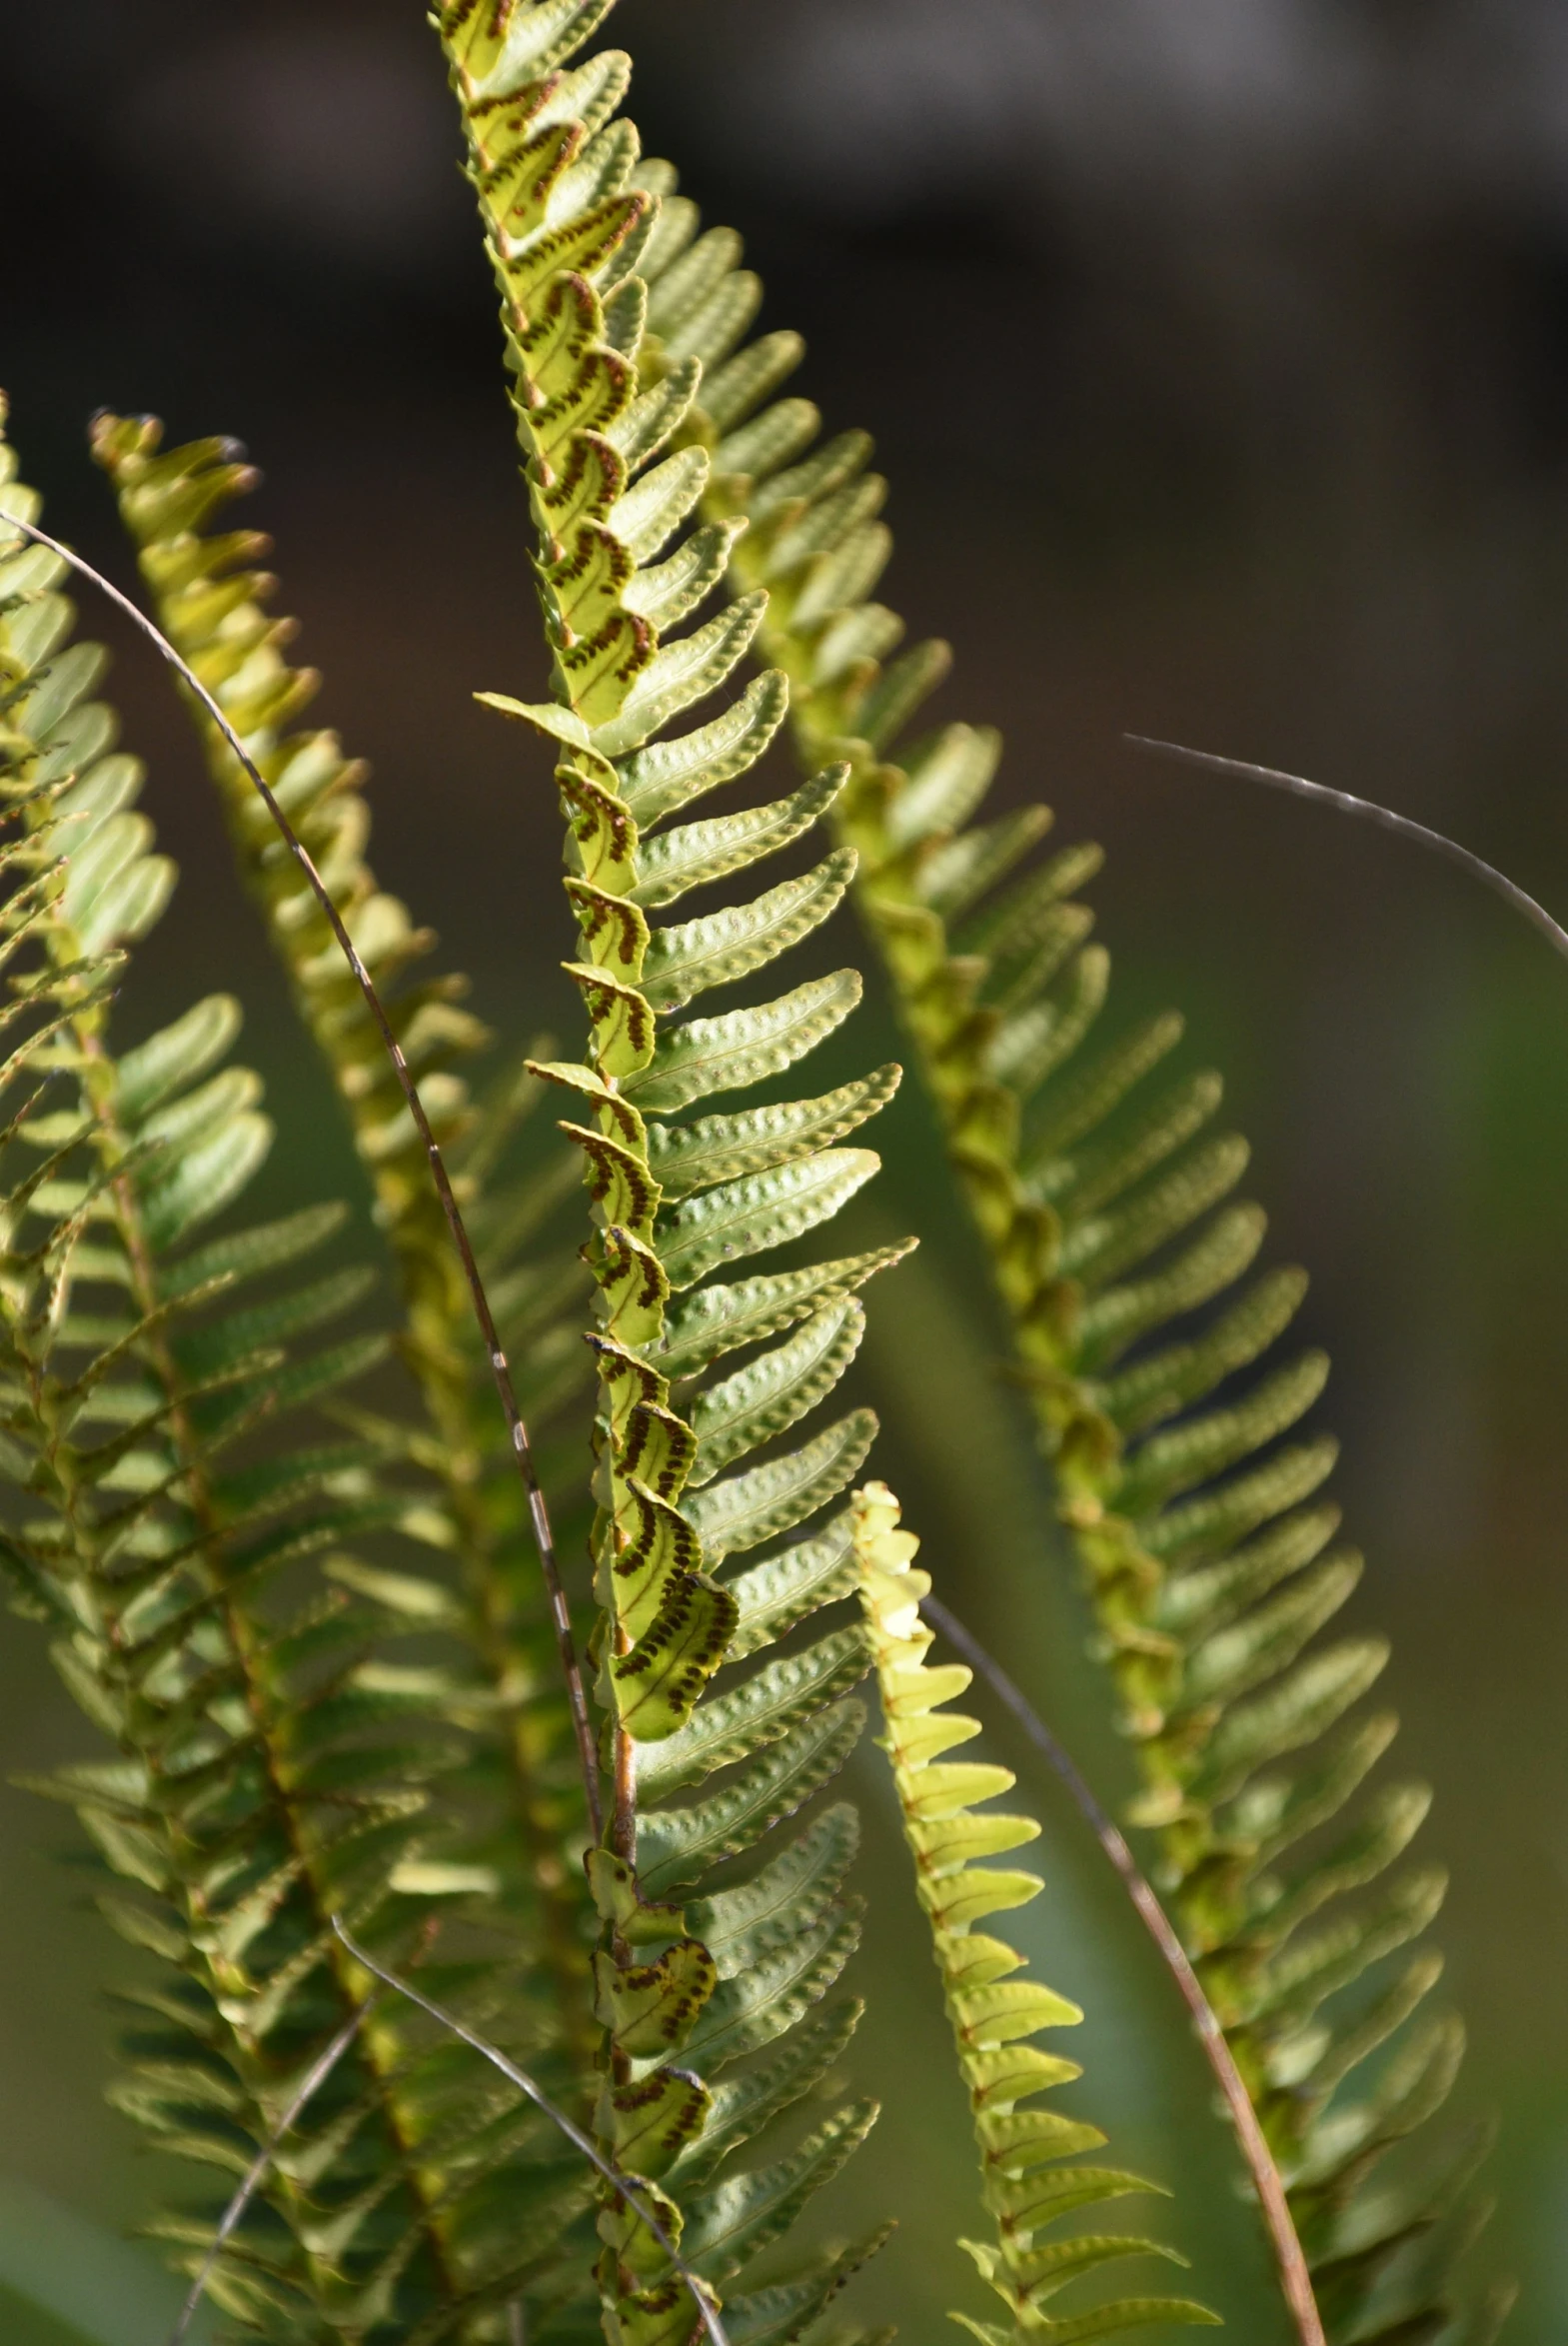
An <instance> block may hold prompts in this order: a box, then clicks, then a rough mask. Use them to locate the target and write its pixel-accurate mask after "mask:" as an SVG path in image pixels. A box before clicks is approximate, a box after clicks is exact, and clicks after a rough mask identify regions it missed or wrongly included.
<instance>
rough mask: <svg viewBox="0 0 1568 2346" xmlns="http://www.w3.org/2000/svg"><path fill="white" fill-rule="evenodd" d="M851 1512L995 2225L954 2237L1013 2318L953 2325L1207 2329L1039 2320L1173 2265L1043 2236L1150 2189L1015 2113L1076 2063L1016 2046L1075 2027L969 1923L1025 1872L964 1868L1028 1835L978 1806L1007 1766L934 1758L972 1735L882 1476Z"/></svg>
mask: <svg viewBox="0 0 1568 2346" xmlns="http://www.w3.org/2000/svg"><path fill="white" fill-rule="evenodd" d="M853 1503H854V1545H855V1558H856V1562H857V1565H858V1568H859V1580H860V1600H861V1603H862V1605H863V1607H864V1610H865V1616H866V1620H867V1623H868V1625H869V1628H870V1632H871V1649H872V1652H873V1654H874V1656H875V1661H876V1676H877V1683H878V1686H879V1688H880V1692H881V1704H882V1719H883V1722H884V1725H885V1729H886V1732H885V1734H884V1735H883V1737H882V1744H883V1748H884V1749H885V1751H886V1753H887V1756H888V1759H889V1761H890V1763H891V1766H892V1775H893V1784H894V1788H895V1790H896V1792H897V1795H898V1807H899V1812H900V1815H901V1817H902V1820H903V1831H904V1838H905V1839H906V1840H907V1842H908V1844H909V1849H910V1852H911V1854H912V1856H913V1858H914V1867H915V1887H916V1890H917V1892H918V1895H919V1900H920V1904H921V1905H922V1906H923V1907H924V1909H925V1912H926V1915H927V1917H928V1919H929V1922H930V1927H931V1940H932V1947H933V1951H934V1954H935V1957H936V1968H937V1970H938V1971H939V1973H940V1974H941V1983H942V1994H943V1999H944V2001H945V2003H946V2007H947V2017H948V2020H949V2022H950V2023H951V2026H952V2033H953V2040H954V2043H955V2046H956V2048H957V2054H958V2068H959V2073H960V2075H961V2076H962V2079H963V2082H964V2085H965V2086H966V2087H967V2089H968V2094H969V2101H970V2105H971V2107H972V2109H973V2112H974V2138H975V2146H976V2148H977V2149H978V2151H979V2156H980V2189H981V2193H982V2195H983V2197H984V2201H985V2206H986V2209H987V2211H988V2213H989V2214H990V2216H991V2217H992V2219H993V2220H994V2223H995V2226H996V2239H995V2242H994V2243H991V2242H989V2241H974V2240H966V2241H965V2242H964V2243H963V2245H964V2247H965V2248H967V2250H968V2251H969V2254H970V2255H971V2256H972V2257H973V2259H974V2261H975V2264H976V2265H977V2266H978V2268H979V2270H980V2273H981V2275H982V2276H983V2277H984V2279H985V2280H987V2281H988V2282H989V2283H990V2285H991V2287H992V2288H993V2289H994V2290H995V2291H996V2294H997V2295H998V2297H1000V2298H1001V2299H1002V2301H1003V2303H1004V2304H1005V2305H1006V2306H1007V2308H1008V2310H1009V2312H1010V2313H1011V2315H1012V2324H1013V2326H1012V2328H1011V2330H1005V2329H1002V2328H1000V2327H999V2326H998V2325H997V2324H996V2323H994V2322H979V2321H974V2320H972V2319H971V2318H970V2317H969V2315H967V2314H963V2313H958V2314H954V2315H953V2317H952V2318H953V2320H954V2321H957V2322H960V2323H962V2325H963V2327H964V2328H965V2329H968V2330H972V2331H973V2332H974V2334H975V2336H976V2337H977V2338H979V2339H980V2340H981V2342H982V2346H1008V2341H1009V2339H1017V2340H1020V2341H1021V2340H1040V2341H1045V2342H1048V2346H1079V2342H1081V2346H1088V2341H1089V2340H1091V2339H1094V2338H1106V2337H1114V2336H1116V2335H1117V2334H1118V2333H1120V2332H1123V2331H1126V2330H1128V2329H1132V2328H1135V2327H1138V2326H1140V2325H1142V2324H1146V2323H1151V2322H1198V2323H1209V2322H1213V2321H1214V2320H1215V2318H1216V2317H1215V2316H1214V2315H1213V2314H1211V2313H1209V2312H1208V2311H1207V2310H1206V2308H1204V2307H1203V2306H1201V2305H1195V2304H1193V2303H1192V2302H1191V2301H1190V2300H1189V2299H1186V2298H1170V2297H1134V2298H1125V2297H1124V2298H1119V2299H1117V2300H1115V2301H1114V2302H1112V2303H1110V2304H1103V2305H1097V2306H1091V2307H1088V2308H1084V2309H1080V2310H1078V2311H1076V2312H1067V2313H1055V2312H1052V2310H1051V2303H1052V2300H1053V2299H1054V2298H1055V2297H1056V2296H1057V2295H1058V2293H1059V2292H1060V2291H1061V2290H1062V2289H1064V2288H1065V2287H1066V2286H1067V2285H1068V2284H1069V2283H1070V2282H1072V2281H1075V2280H1078V2279H1080V2278H1081V2277H1082V2276H1083V2275H1084V2274H1087V2273H1098V2272H1102V2271H1103V2270H1104V2269H1105V2268H1106V2267H1108V2266H1110V2265H1113V2264H1119V2263H1120V2262H1122V2261H1123V2260H1124V2259H1126V2258H1129V2257H1147V2256H1164V2257H1173V2256H1174V2251H1173V2250H1171V2249H1168V2248H1161V2247H1159V2246H1158V2245H1157V2244H1156V2243H1155V2242H1154V2241H1152V2240H1145V2239H1137V2238H1127V2237H1125V2236H1123V2235H1120V2234H1114V2233H1104V2232H1077V2231H1075V2232H1069V2233H1066V2234H1063V2233H1061V2232H1060V2231H1059V2229H1058V2227H1059V2226H1060V2224H1061V2222H1062V2220H1063V2219H1064V2218H1065V2217H1067V2216H1071V2215H1076V2214H1077V2213H1078V2212H1079V2210H1081V2209H1083V2208H1090V2207H1100V2206H1103V2205H1104V2203H1105V2202H1106V2201H1107V2200H1112V2199H1121V2198H1123V2197H1125V2196H1126V2195H1127V2194H1128V2193H1129V2192H1147V2191H1151V2190H1153V2189H1155V2188H1156V2186H1154V2185H1153V2184H1150V2183H1146V2182H1144V2181H1143V2180H1142V2179H1141V2178H1140V2177H1139V2176H1136V2175H1129V2174H1127V2173H1125V2172H1124V2171H1123V2170H1122V2169H1120V2168H1116V2167H1091V2166H1068V2165H1063V2164H1062V2163H1061V2162H1062V2161H1064V2160H1069V2159H1074V2158H1076V2157H1077V2155H1078V2153H1079V2152H1080V2151H1093V2150H1098V2149H1100V2148H1101V2147H1102V2146H1103V2144H1104V2141H1105V2137H1104V2135H1103V2134H1101V2133H1100V2131H1099V2129H1098V2128H1097V2127H1095V2126H1090V2125H1086V2124H1084V2123H1083V2122H1082V2121H1080V2120H1076V2119H1072V2118H1068V2117H1067V2116H1066V2115H1065V2114H1064V2113H1063V2112H1061V2111H1060V2110H1055V2109H1052V2108H1050V2107H1048V2106H1047V2107H1045V2108H1040V2107H1037V2106H1036V2107H1032V2108H1030V2107H1024V2106H1022V2105H1025V2104H1028V2103H1032V2102H1033V2100H1034V2097H1035V2095H1037V2094H1040V2093H1043V2092H1045V2091H1047V2090H1048V2089H1049V2088H1050V2087H1051V2086H1053V2085H1065V2084H1069V2083H1070V2082H1071V2081H1072V2079H1074V2078H1076V2077H1079V2076H1081V2075H1082V2071H1081V2070H1080V2069H1079V2067H1078V2064H1077V2063H1076V2062H1075V2061H1067V2060H1062V2059H1061V2058H1060V2057H1059V2056H1058V2055H1056V2054H1052V2053H1042V2052H1041V2051H1039V2049H1038V2048H1037V2047H1036V2046H1034V2045H1031V2044H1028V2043H1026V2042H1025V2041H1024V2040H1025V2039H1026V2038H1028V2037H1031V2036H1035V2035H1037V2034H1038V2032H1039V2031H1040V2030H1041V2029H1042V2028H1070V2027H1073V2026H1074V2025H1075V2024H1076V2023H1077V2022H1078V2021H1080V2020H1081V2019H1082V2018H1083V2014H1082V2013H1081V2011H1080V2010H1079V2009H1078V2007H1077V2005H1076V2004H1071V2003H1069V2002H1068V2001H1067V1999H1066V1998H1065V1996H1058V1995H1055V1994H1053V1992H1052V1991H1051V1990H1050V1989H1049V1988H1047V1987H1041V1986H1040V1985H1038V1983H1037V1982H1034V1981H1031V1980H1024V1979H1016V1978H1013V1977H1011V1976H1010V1975H1011V1974H1012V1973H1014V1972H1016V1971H1017V1970H1018V1969H1019V1968H1020V1967H1021V1964H1022V1960H1023V1959H1022V1957H1021V1956H1020V1955H1019V1954H1018V1952H1017V1950H1016V1948H1014V1947H1011V1946H1009V1945H1008V1944H1007V1943H1006V1941H1005V1940H1004V1939H996V1938H992V1937H990V1936H989V1935H988V1933H986V1932H984V1931H976V1930H975V1928H974V1924H975V1923H976V1922H981V1921H983V1920H984V1919H985V1917H986V1916H987V1915H990V1914H1002V1913H1006V1912H1007V1911H1009V1910H1010V1909H1016V1908H1018V1907H1020V1906H1026V1905H1027V1904H1028V1903H1029V1901H1030V1900H1031V1899H1032V1898H1035V1897H1037V1896H1038V1894H1039V1892H1040V1889H1041V1888H1042V1886H1043V1885H1042V1884H1041V1882H1040V1880H1039V1877H1038V1875H1037V1874H1032V1873H1022V1872H1019V1871H1018V1870H1017V1869H1016V1868H1015V1867H1012V1866H990V1865H983V1864H978V1863H976V1862H975V1860H976V1859H979V1858H984V1857H992V1856H996V1855H999V1854H1000V1853H1002V1852H1003V1851H1005V1850H1008V1849H1016V1848H1019V1847H1021V1846H1022V1845H1023V1844H1024V1843H1025V1842H1028V1841H1032V1840H1033V1839H1034V1838H1035V1836H1036V1835H1037V1833H1038V1832H1039V1826H1038V1825H1037V1824H1036V1823H1035V1821H1034V1819H1033V1818H1032V1817H1028V1816H1008V1815H998V1814H997V1813H996V1812H995V1811H994V1810H992V1809H985V1810H984V1811H983V1812H981V1810H980V1803H981V1802H983V1801H988V1800H993V1799H995V1798H996V1797H997V1796H998V1795H999V1794H1000V1793H1003V1792H1010V1791H1011V1789H1012V1786H1013V1781H1014V1779H1013V1776H1012V1774H1011V1772H1010V1770H1009V1769H1007V1768H1004V1767H993V1766H990V1765H987V1764H985V1763H983V1762H979V1761H974V1760H960V1761H952V1760H944V1759H943V1758H942V1757H941V1754H942V1752H944V1751H951V1750H953V1749H954V1748H955V1747H956V1746H957V1745H958V1744H960V1743H967V1742H970V1741H972V1739H973V1738H974V1736H976V1735H977V1734H978V1733H979V1731H980V1726H979V1721H978V1720H977V1719H971V1718H965V1717H964V1716H963V1715H962V1713H961V1712H957V1711H951V1710H949V1709H948V1708H947V1705H948V1703H949V1702H950V1701H951V1700H952V1699H953V1697H954V1696H955V1695H958V1694H961V1693H962V1692H963V1690H964V1688H965V1687H966V1686H967V1685H968V1683H969V1679H970V1674H971V1673H970V1672H969V1670H968V1669H967V1668H965V1667H964V1666H963V1665H962V1664H958V1663H949V1664H947V1665H946V1666H945V1667H943V1668H939V1669H931V1668H928V1667H927V1665H926V1659H925V1656H926V1653H927V1651H928V1649H929V1647H930V1644H931V1631H930V1630H929V1629H927V1628H926V1626H925V1624H924V1623H923V1621H922V1620H921V1619H920V1599H921V1597H922V1596H927V1595H928V1594H929V1593H930V1585H931V1583H930V1575H929V1574H928V1573H926V1572H922V1571H918V1570H915V1569H913V1568H912V1566H913V1564H914V1558H915V1555H916V1553H917V1552H918V1549H919V1544H920V1543H919V1541H918V1540H917V1539H916V1538H915V1536H914V1534H913V1533H912V1532H911V1531H905V1530H903V1529H902V1528H901V1526H900V1510H899V1506H898V1501H897V1500H896V1499H895V1498H894V1497H893V1494H892V1492H891V1491H890V1490H889V1489H888V1488H887V1485H886V1484H885V1483H884V1482H872V1483H868V1484H867V1485H866V1487H865V1488H864V1489H863V1490H858V1491H856V1492H855V1494H854V1502H853ZM1047 2235H1051V2236H1050V2237H1047ZM1175 2261H1176V2262H1178V2263H1179V2262H1180V2261H1181V2260H1180V2259H1179V2258H1176V2259H1175Z"/></svg>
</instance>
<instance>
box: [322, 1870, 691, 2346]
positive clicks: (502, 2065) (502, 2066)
mask: <svg viewBox="0 0 1568 2346" xmlns="http://www.w3.org/2000/svg"><path fill="white" fill-rule="evenodd" d="M332 1927H333V1929H334V1930H335V1931H336V1932H337V1934H338V1936H339V1938H340V1939H341V1940H342V1941H343V1944H344V1945H345V1946H346V1947H347V1949H348V1951H349V1953H350V1954H351V1955H352V1956H353V1958H354V1960H355V1962H356V1963H363V1965H364V1966H365V1969H366V1970H367V1971H369V1972H370V1973H371V1974H372V1975H373V1977H375V1978H377V1979H379V1980H380V1981H381V1983H382V1985H383V1986H384V1987H390V1988H392V1989H394V1990H395V1992H396V1993H397V1994H398V1995H400V1996H407V1998H408V2000H409V2002H410V2003H411V2004H417V2005H418V2006H419V2008H420V2010H421V2011H422V2012H425V2013H428V2014H429V2016H430V2018H431V2019H432V2020H434V2021H437V2022H438V2023H439V2024H440V2026H441V2027H443V2028H446V2029H450V2031H451V2033H452V2034H453V2035H454V2036H458V2037H461V2038H462V2040H463V2042H464V2043H465V2044H466V2045H468V2046H470V2047H471V2048H472V2049H473V2051H475V2052H476V2053H478V2054H479V2055H480V2056H481V2058H482V2059H484V2060H487V2061H489V2063H490V2064H491V2067H492V2068H494V2069H499V2070H500V2072H501V2074H502V2076H503V2077H505V2078H507V2079H508V2080H509V2081H510V2083H512V2084H513V2085H515V2086H516V2087H517V2089H518V2091H519V2092H520V2093H526V2094H527V2096H528V2098H529V2100H530V2101H531V2102H533V2104H534V2105H535V2107H536V2109H540V2110H543V2112H544V2114H545V2116H546V2117H547V2118H549V2119H550V2120H551V2122H552V2124H554V2125H556V2126H559V2127H560V2129H561V2131H562V2133H563V2134H564V2135H565V2136H566V2138H567V2140H568V2142H570V2143H571V2144H572V2146H573V2148H574V2149H575V2150H580V2151H581V2152H582V2154H583V2156H584V2157H585V2158H586V2159H588V2160H589V2161H590V2162H591V2164H592V2165H593V2166H594V2167H595V2168H596V2169H597V2170H598V2172H599V2173H600V2174H601V2175H602V2176H603V2177H604V2180H605V2181H606V2182H607V2183H608V2184H609V2185H610V2187H611V2189H612V2190H613V2191H615V2192H616V2193H618V2194H619V2196H620V2197H621V2198H622V2199H624V2200H625V2201H626V2203H627V2205H628V2207H629V2208H630V2209H631V2210H632V2213H633V2214H634V2215H635V2216H636V2217H637V2218H638V2220H639V2221H640V2222H641V2223H644V2224H646V2225H647V2226H648V2229H649V2231H650V2232H651V2233H652V2234H653V2236H654V2238H655V2239H656V2240H657V2241H658V2243H659V2245H660V2247H661V2248H662V2249H663V2251H664V2253H665V2255H666V2256H667V2257H668V2258H669V2259H670V2262H671V2265H672V2267H673V2269H674V2270H675V2271H676V2272H677V2273H678V2274H679V2275H680V2277H681V2279H682V2281H683V2282H684V2283H685V2284H686V2287H687V2288H688V2289H689V2290H690V2291H691V2294H692V2301H693V2303H694V2304H695V2305H696V2307H697V2310H698V2312H699V2314H700V2315H701V2316H702V2321H703V2327H704V2329H705V2330H706V2331H707V2332H708V2336H709V2341H710V2346H730V2340H729V2337H728V2335H727V2333H726V2330H725V2325H724V2323H723V2321H722V2320H721V2319H720V2315H719V2309H718V2307H717V2306H716V2305H715V2304H714V2303H713V2301H712V2299H711V2298H710V2296H709V2293H708V2288H707V2284H706V2283H705V2282H704V2281H703V2280H702V2278H701V2276H700V2275H699V2274H698V2273H696V2272H695V2271H694V2270H693V2268H692V2266H691V2265H689V2264H688V2263H687V2262H686V2260H685V2258H684V2257H682V2256H681V2255H680V2254H679V2252H678V2251H677V2249H676V2248H675V2246H674V2244H673V2243H672V2241H671V2239H670V2236H669V2234H668V2233H667V2232H666V2231H665V2230H664V2228H663V2226H662V2225H661V2224H660V2222H659V2220H658V2218H657V2217H656V2216H655V2214H654V2212H653V2210H652V2209H651V2208H650V2207H649V2206H648V2204H647V2203H646V2201H645V2200H644V2199H643V2197H642V2194H641V2193H640V2192H637V2191H634V2190H633V2188H632V2186H631V2184H630V2183H629V2182H628V2181H627V2178H626V2177H625V2176H624V2175H622V2174H618V2173H617V2171H616V2169H615V2168H614V2167H613V2166H612V2165H611V2163H610V2161H609V2160H608V2159H607V2158H605V2157H604V2156H603V2154H602V2153H601V2152H600V2150H599V2149H598V2148H597V2146H596V2145H595V2143H594V2142H593V2140H592V2139H591V2137H590V2136H588V2135H587V2134H585V2133H584V2132H583V2130H582V2128H581V2127H580V2126H576V2125H574V2124H573V2122H572V2120H571V2119H570V2118H569V2117H568V2116H567V2114H566V2111H565V2110H560V2109H557V2107H556V2105H555V2103H554V2102H553V2101H552V2100H551V2099H550V2097H549V2095H548V2094H547V2093H546V2092H545V2090H544V2088H543V2087H542V2086H540V2085H537V2084H536V2083H535V2081H534V2079H533V2078H532V2077H531V2076H530V2075H529V2073H528V2071H527V2070H526V2069H520V2068H519V2067H518V2065H517V2063H516V2062H515V2061H511V2060H509V2059H508V2058H507V2056H506V2054H505V2053H504V2052H503V2051H502V2050H501V2048H500V2046H499V2045H493V2044H491V2043H489V2042H488V2041H487V2040H486V2039H485V2038H484V2037H483V2036H480V2035H477V2034H476V2032H475V2031H474V2030H473V2029H472V2028H467V2027H465V2026H464V2024H463V2022H462V2021H461V2020H460V2019H459V2018H458V2017H457V2015H456V2013H454V2012H449V2011H448V2010H447V2009H446V2007H445V2005H443V2004H438V2003H435V2002H433V2001H432V1999H431V1998H430V1997H429V1996H427V1995H422V1994H421V1992H420V1990H419V1989H418V1988H417V1987H411V1986H410V1985H409V1983H408V1981H407V1980H406V1979H400V1978H399V1977H398V1974H397V1973H396V1972H395V1971H389V1970H388V1969H387V1968H386V1966H385V1965H384V1964H381V1963H378V1962H377V1961H376V1958H375V1956H374V1955H368V1954H367V1953H366V1952H365V1949H364V1948H363V1947H361V1946H360V1945H359V1944H358V1943H357V1942H356V1941H355V1940H354V1939H352V1938H351V1937H350V1936H349V1933H348V1931H347V1930H346V1929H345V1928H344V1926H343V1922H342V1919H341V1918H340V1917H339V1916H338V1915H336V1914H335V1915H334V1916H333V1917H332Z"/></svg>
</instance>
